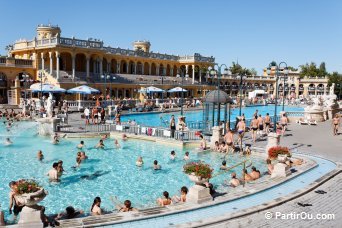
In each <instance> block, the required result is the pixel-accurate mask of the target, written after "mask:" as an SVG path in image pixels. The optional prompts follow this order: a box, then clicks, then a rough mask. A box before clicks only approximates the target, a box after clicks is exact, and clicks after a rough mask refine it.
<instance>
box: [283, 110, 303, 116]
mask: <svg viewBox="0 0 342 228" xmlns="http://www.w3.org/2000/svg"><path fill="white" fill-rule="evenodd" d="M286 116H287V117H303V116H304V112H295V111H292V112H286Z"/></svg>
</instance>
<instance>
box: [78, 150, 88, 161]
mask: <svg viewBox="0 0 342 228" xmlns="http://www.w3.org/2000/svg"><path fill="white" fill-rule="evenodd" d="M80 159H81V161H83V160H86V159H88V156H87V155H86V154H85V152H84V151H82V152H81V154H80Z"/></svg>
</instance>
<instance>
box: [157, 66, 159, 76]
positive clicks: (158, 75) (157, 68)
mask: <svg viewBox="0 0 342 228" xmlns="http://www.w3.org/2000/svg"><path fill="white" fill-rule="evenodd" d="M156 75H158V76H159V64H157V65H156Z"/></svg>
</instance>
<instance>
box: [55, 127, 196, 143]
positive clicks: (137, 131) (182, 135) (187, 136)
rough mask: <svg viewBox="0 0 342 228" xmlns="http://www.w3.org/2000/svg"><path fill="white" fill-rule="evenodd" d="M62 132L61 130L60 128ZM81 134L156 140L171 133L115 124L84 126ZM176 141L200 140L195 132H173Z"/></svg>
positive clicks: (158, 128)
mask: <svg viewBox="0 0 342 228" xmlns="http://www.w3.org/2000/svg"><path fill="white" fill-rule="evenodd" d="M60 129H62V130H63V128H60ZM83 129H84V130H83V132H85V133H86V132H87V133H89V132H93V133H94V132H96V133H108V132H111V131H114V132H121V133H126V134H134V135H146V136H151V137H157V138H165V139H170V138H171V131H170V129H168V128H164V127H145V126H140V125H128V124H123V125H116V124H99V125H85V127H84V128H83ZM174 139H176V140H181V141H189V140H200V138H199V137H198V136H197V135H196V131H195V130H187V131H179V130H176V131H175V137H174Z"/></svg>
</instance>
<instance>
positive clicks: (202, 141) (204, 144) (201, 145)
mask: <svg viewBox="0 0 342 228" xmlns="http://www.w3.org/2000/svg"><path fill="white" fill-rule="evenodd" d="M199 137H200V139H201V144H200V149H201V150H206V149H207V141H206V140H205V138H204V137H203V135H200V136H199Z"/></svg>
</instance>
